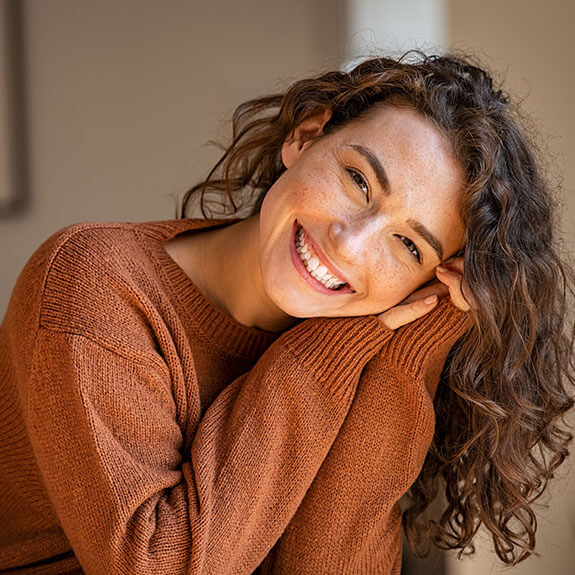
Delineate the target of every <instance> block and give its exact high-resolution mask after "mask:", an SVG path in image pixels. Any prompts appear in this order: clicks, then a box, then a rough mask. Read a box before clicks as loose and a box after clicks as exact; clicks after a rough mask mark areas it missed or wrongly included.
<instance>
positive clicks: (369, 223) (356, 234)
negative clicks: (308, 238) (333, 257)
mask: <svg viewBox="0 0 575 575" xmlns="http://www.w3.org/2000/svg"><path fill="white" fill-rule="evenodd" d="M379 220H381V218H379ZM382 225H383V222H382V221H375V220H368V219H361V220H360V219H357V220H354V221H336V222H332V223H331V224H330V226H329V231H328V235H329V239H330V241H331V243H332V246H333V249H334V251H335V253H336V254H337V255H338V256H339V257H340V258H342V259H344V260H346V261H349V262H350V263H352V262H354V263H357V262H358V260H359V261H361V258H364V257H366V256H367V255H368V254H373V253H374V251H377V247H378V246H381V244H382V242H380V241H378V239H377V238H380V239H382V237H383V236H382V233H383V231H382Z"/></svg>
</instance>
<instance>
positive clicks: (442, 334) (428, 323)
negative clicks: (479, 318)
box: [389, 298, 473, 375]
mask: <svg viewBox="0 0 575 575" xmlns="http://www.w3.org/2000/svg"><path fill="white" fill-rule="evenodd" d="M472 325H473V321H472V319H471V315H470V314H469V313H467V312H464V311H461V310H460V309H458V308H456V307H455V306H454V305H453V304H452V303H451V301H450V300H449V298H442V299H441V300H440V301H439V303H438V304H437V307H436V308H435V309H433V310H432V311H430V312H429V313H428V314H426V315H425V316H423V317H422V318H421V319H419V320H417V321H414V322H412V323H410V324H408V325H405V326H403V327H401V328H399V329H397V330H396V335H395V337H394V338H393V340H392V341H391V342H390V344H389V357H390V362H391V363H393V364H394V365H399V366H401V367H402V368H403V369H404V370H405V371H406V372H407V373H410V374H413V375H417V373H418V372H419V371H420V370H421V369H422V368H423V367H424V365H425V364H426V363H427V362H429V360H430V359H432V358H433V357H435V356H436V355H437V354H439V353H440V352H441V350H444V349H445V346H448V347H451V346H452V345H453V344H455V342H456V341H457V340H458V339H459V338H460V337H461V336H462V335H463V334H464V333H465V332H466V331H467V330H468V329H469V328H470V327H471V326H472Z"/></svg>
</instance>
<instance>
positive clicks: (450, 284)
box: [435, 257, 474, 311]
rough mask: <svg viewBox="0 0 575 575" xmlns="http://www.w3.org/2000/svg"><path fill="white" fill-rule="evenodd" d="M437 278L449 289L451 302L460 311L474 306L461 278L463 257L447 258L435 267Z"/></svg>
mask: <svg viewBox="0 0 575 575" xmlns="http://www.w3.org/2000/svg"><path fill="white" fill-rule="evenodd" d="M435 275H436V276H437V279H439V281H440V282H441V283H442V284H443V285H444V286H446V287H447V289H448V290H449V297H450V298H451V303H452V304H453V305H454V306H455V307H456V308H459V309H460V310H461V311H469V310H470V309H471V308H472V307H474V303H473V299H472V297H471V296H470V295H469V288H468V287H467V284H466V283H465V281H464V279H463V258H461V257H460V258H449V259H448V260H446V261H444V262H443V263H442V264H441V265H439V266H437V267H436V268H435Z"/></svg>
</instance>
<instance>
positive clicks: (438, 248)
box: [407, 220, 443, 262]
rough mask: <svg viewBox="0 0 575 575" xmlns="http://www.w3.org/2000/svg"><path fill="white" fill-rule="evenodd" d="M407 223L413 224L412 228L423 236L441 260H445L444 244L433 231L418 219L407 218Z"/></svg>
mask: <svg viewBox="0 0 575 575" xmlns="http://www.w3.org/2000/svg"><path fill="white" fill-rule="evenodd" d="M407 223H408V224H409V225H410V226H411V229H412V230H413V231H414V232H415V233H416V234H418V235H419V236H421V237H422V238H423V239H424V240H425V241H426V242H427V243H428V244H429V245H430V246H431V247H432V248H433V249H434V250H435V253H436V254H437V256H438V257H439V261H440V262H441V261H443V245H442V244H441V242H440V241H439V239H438V238H437V236H435V235H434V234H433V233H431V232H430V231H429V230H428V229H427V228H426V227H425V226H424V225H423V224H422V223H421V222H419V221H417V220H407Z"/></svg>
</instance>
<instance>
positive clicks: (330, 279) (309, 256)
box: [292, 222, 353, 294]
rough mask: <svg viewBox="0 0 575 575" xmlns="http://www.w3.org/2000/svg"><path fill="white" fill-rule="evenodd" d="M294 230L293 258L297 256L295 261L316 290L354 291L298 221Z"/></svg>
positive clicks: (327, 291)
mask: <svg viewBox="0 0 575 575" xmlns="http://www.w3.org/2000/svg"><path fill="white" fill-rule="evenodd" d="M294 232H295V233H294V236H293V242H294V244H293V246H294V248H295V253H293V252H292V258H293V257H295V258H296V260H295V261H294V263H295V264H296V267H297V268H298V269H299V270H300V273H301V274H302V275H303V276H304V279H306V281H307V282H308V283H309V284H311V285H312V286H313V287H314V288H315V289H316V290H318V291H320V292H323V293H329V294H335V293H347V292H349V293H353V290H352V289H351V288H350V286H349V284H348V283H347V282H346V281H345V280H344V279H343V278H341V277H340V276H339V275H337V272H335V271H334V270H333V269H332V266H331V265H330V264H329V263H327V262H326V261H325V258H324V257H322V255H320V254H319V253H318V251H317V250H316V249H315V248H314V243H313V241H312V240H311V239H310V238H309V237H308V236H307V235H306V233H305V231H304V229H303V228H302V227H300V226H299V225H298V224H297V222H296V224H295V230H294ZM302 272H303V273H302Z"/></svg>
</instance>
